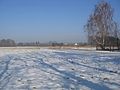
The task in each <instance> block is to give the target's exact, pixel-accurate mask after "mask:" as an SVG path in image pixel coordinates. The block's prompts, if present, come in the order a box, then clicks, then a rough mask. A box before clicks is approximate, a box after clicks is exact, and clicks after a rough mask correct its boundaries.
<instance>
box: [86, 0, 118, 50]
mask: <svg viewBox="0 0 120 90" xmlns="http://www.w3.org/2000/svg"><path fill="white" fill-rule="evenodd" d="M85 28H86V30H87V32H88V38H89V39H91V41H94V42H95V44H96V45H97V46H99V47H101V49H102V50H105V47H106V45H108V44H109V46H111V43H112V42H111V40H110V37H114V38H115V39H116V40H119V38H118V27H117V23H116V22H115V21H113V8H112V7H111V5H110V4H109V3H107V2H105V1H102V2H100V3H98V4H97V5H96V6H95V10H94V12H93V13H92V14H91V15H90V17H89V20H88V22H87V24H86V25H85ZM117 42H118V41H117ZM118 46H119V45H118Z"/></svg>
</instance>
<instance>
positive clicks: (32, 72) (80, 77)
mask: <svg viewBox="0 0 120 90" xmlns="http://www.w3.org/2000/svg"><path fill="white" fill-rule="evenodd" d="M18 51H19V53H17V52H18ZM11 52H12V50H11ZM17 52H15V53H14V52H12V53H9V54H4V53H3V54H2V56H1V57H0V90H119V88H120V53H107V52H96V51H79V50H51V49H35V50H31V51H30V50H24V51H23V50H21V51H20V50H17Z"/></svg>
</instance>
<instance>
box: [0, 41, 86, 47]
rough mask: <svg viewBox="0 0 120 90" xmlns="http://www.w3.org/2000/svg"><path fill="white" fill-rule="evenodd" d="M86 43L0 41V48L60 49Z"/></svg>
mask: <svg viewBox="0 0 120 90" xmlns="http://www.w3.org/2000/svg"><path fill="white" fill-rule="evenodd" d="M86 45H88V44H87V43H62V42H56V41H50V42H48V43H40V42H39V41H36V42H19V43H16V42H15V41H14V40H12V39H2V40H0V47H16V46H43V47H44V46H52V47H56V46H59V47H62V46H77V47H79V46H86Z"/></svg>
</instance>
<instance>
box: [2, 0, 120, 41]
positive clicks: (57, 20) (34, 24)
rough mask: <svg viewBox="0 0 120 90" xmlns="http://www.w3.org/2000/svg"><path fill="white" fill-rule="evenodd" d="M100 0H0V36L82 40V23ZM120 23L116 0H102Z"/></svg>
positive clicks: (25, 39)
mask: <svg viewBox="0 0 120 90" xmlns="http://www.w3.org/2000/svg"><path fill="white" fill-rule="evenodd" d="M99 1H100V0H0V39H2V38H11V39H14V40H16V41H17V42H32V41H40V42H49V41H58V42H84V41H86V34H85V32H84V28H83V26H84V25H85V24H86V22H87V19H88V17H89V15H90V14H91V12H92V11H93V10H94V6H95V5H96V3H97V2H99ZM106 1H108V2H109V3H110V4H111V5H112V7H113V8H114V11H115V12H114V19H115V20H116V21H117V22H118V23H119V24H120V10H119V9H120V0H106Z"/></svg>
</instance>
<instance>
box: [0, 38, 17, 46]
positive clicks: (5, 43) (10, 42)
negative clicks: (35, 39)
mask: <svg viewBox="0 0 120 90" xmlns="http://www.w3.org/2000/svg"><path fill="white" fill-rule="evenodd" d="M0 46H1V47H8V46H9V47H13V46H16V43H15V41H14V40H11V39H2V40H0Z"/></svg>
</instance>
